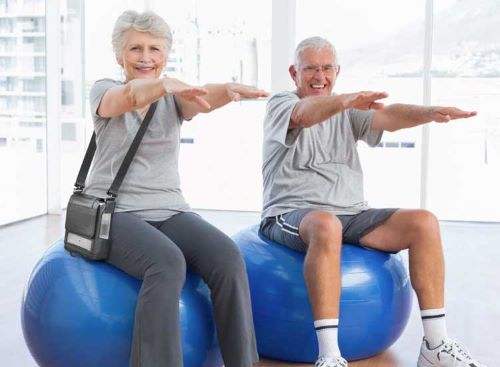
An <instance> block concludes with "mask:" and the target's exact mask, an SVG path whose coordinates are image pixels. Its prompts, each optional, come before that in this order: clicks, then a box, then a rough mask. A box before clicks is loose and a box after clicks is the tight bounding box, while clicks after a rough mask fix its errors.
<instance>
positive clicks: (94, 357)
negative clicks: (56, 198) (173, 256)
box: [21, 241, 222, 367]
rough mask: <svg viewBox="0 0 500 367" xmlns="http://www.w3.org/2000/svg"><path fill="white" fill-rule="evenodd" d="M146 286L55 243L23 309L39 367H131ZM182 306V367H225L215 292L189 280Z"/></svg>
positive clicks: (192, 278) (190, 277)
mask: <svg viewBox="0 0 500 367" xmlns="http://www.w3.org/2000/svg"><path fill="white" fill-rule="evenodd" d="M140 286H141V282H140V281H139V280H137V279H135V278H133V277H131V276H129V275H127V274H126V273H124V272H122V271H121V270H118V269H116V268H115V267H113V266H111V265H109V264H107V263H104V262H93V261H87V260H84V259H82V258H80V257H74V256H71V255H70V254H69V253H68V252H67V251H65V250H64V247H63V242H62V241H59V242H57V243H56V244H55V245H54V246H52V247H51V248H50V249H49V250H48V251H47V252H46V253H45V254H44V256H43V257H42V259H41V260H40V261H39V262H38V264H37V265H36V266H35V268H34V270H33V272H32V273H31V276H30V278H29V281H28V284H27V286H26V289H25V292H24V296H23V302H22V306H21V321H22V328H23V333H24V339H25V340H26V344H27V345H28V348H29V350H30V352H31V354H32V356H33V358H34V359H35V361H36V363H37V364H38V366H40V367H69V366H71V367H79V366H81V367H98V366H106V367H126V366H128V365H129V358H130V347H131V342H132V328H133V323H134V314H135V306H136V303H137V296H138V293H139V288H140ZM179 306H180V327H181V334H182V347H183V354H184V366H186V367H200V366H203V367H220V366H221V365H222V359H221V356H220V352H219V347H218V343H217V338H216V333H215V326H214V322H213V317H212V306H211V302H210V291H209V289H208V287H207V286H206V284H205V283H204V282H203V281H202V280H201V278H199V277H198V276H196V275H194V274H190V273H188V274H187V277H186V283H185V285H184V288H183V290H182V294H181V299H180V302H179Z"/></svg>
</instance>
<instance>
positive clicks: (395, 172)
mask: <svg viewBox="0 0 500 367" xmlns="http://www.w3.org/2000/svg"><path fill="white" fill-rule="evenodd" d="M430 3H433V7H434V9H433V19H434V22H433V24H432V23H431V22H430V20H431V18H432V17H430V16H427V17H426V16H425V14H426V12H425V6H426V4H430ZM54 4H56V5H57V4H59V5H58V6H59V8H58V9H57V12H55V11H53V8H54ZM290 6H294V7H295V8H294V9H295V12H294V11H293V9H291V8H290ZM126 9H134V10H137V11H143V10H145V9H152V10H154V11H156V12H157V13H158V14H160V15H161V16H162V17H164V18H165V20H166V21H167V22H168V23H169V24H170V26H171V28H172V31H173V36H174V44H173V48H172V50H171V52H170V54H169V59H168V64H167V67H166V69H165V72H164V73H165V75H167V76H172V77H176V78H179V79H181V80H184V81H186V82H188V83H191V84H194V85H203V84H205V83H213V82H230V81H234V82H241V83H246V84H252V85H256V86H258V87H259V88H263V89H266V90H268V91H271V90H272V91H275V92H276V91H278V90H281V89H283V88H286V86H285V85H286V81H288V80H289V79H288V78H286V73H285V71H286V69H287V67H288V64H287V62H285V61H284V60H285V59H286V58H287V57H288V55H291V54H292V52H290V53H289V54H287V55H285V53H287V52H286V50H288V49H290V50H291V49H292V47H293V46H294V45H296V44H297V43H298V42H299V41H300V40H302V39H303V38H305V37H308V36H313V35H320V36H323V37H325V38H327V39H329V40H330V41H331V42H332V43H333V44H334V45H335V46H336V48H337V52H338V56H339V60H338V61H339V63H340V66H341V71H340V76H339V78H338V80H337V85H336V86H335V92H337V93H343V92H353V91H359V90H384V91H387V92H388V93H389V95H390V97H389V98H388V99H387V100H386V102H387V103H395V102H401V103H414V104H422V103H424V102H425V103H431V104H439V105H454V106H459V107H461V108H464V109H470V110H477V111H478V113H479V114H478V116H477V117H475V118H473V119H470V120H460V121H454V122H451V123H449V124H435V123H433V124H430V125H429V130H428V131H429V136H430V138H428V137H427V135H426V134H422V129H421V128H420V127H419V128H413V129H407V130H403V131H400V132H396V133H385V134H384V137H383V140H382V142H381V144H380V145H379V146H378V147H375V148H369V147H367V146H366V145H365V144H364V143H360V144H359V147H358V148H359V152H360V155H361V159H362V164H363V168H364V173H365V196H366V198H367V199H368V201H369V202H370V204H371V205H372V206H374V207H380V206H398V207H419V206H421V205H422V204H423V205H424V206H425V207H427V208H429V209H431V210H432V211H434V212H436V213H437V214H438V217H439V218H440V219H448V220H474V221H500V211H499V210H498V207H499V206H500V194H499V190H498V187H500V148H499V147H500V114H499V112H498V111H497V109H496V108H495V107H496V102H497V100H498V98H499V90H500V74H499V70H500V51H499V49H500V41H499V38H498V37H497V34H498V33H499V32H500V5H499V3H498V1H496V0H479V1H472V0H440V1H431V2H424V1H420V0H408V1H399V0H380V1H378V2H367V1H365V0H352V1H342V0H295V1H290V2H288V1H286V0H272V1H268V0H256V1H253V2H248V1H246V2H244V1H234V0H213V1H204V0H186V1H184V2H178V1H173V0H110V1H99V0H85V1H83V0H55V1H52V0H51V1H50V2H49V1H47V0H0V167H1V169H2V176H1V177H2V179H1V180H0V208H1V210H0V225H1V224H4V223H9V222H13V221H16V220H20V219H23V218H27V217H31V216H35V215H38V214H43V213H46V212H47V210H49V211H50V212H60V209H59V207H61V206H62V207H64V206H65V204H66V201H67V197H68V195H69V193H70V192H71V188H72V185H73V181H74V179H75V175H76V172H77V170H78V167H79V165H80V163H81V160H82V158H83V154H84V149H85V147H86V145H87V143H88V140H89V138H90V135H91V133H92V131H93V126H92V121H91V118H90V114H89V113H88V109H89V105H88V99H87V97H88V91H89V89H90V87H91V86H92V84H93V83H94V82H95V81H96V80H97V79H100V78H115V79H123V73H122V70H121V67H120V66H119V65H118V64H117V63H116V60H115V55H114V54H113V52H112V48H111V32H112V27H113V25H114V22H115V20H116V19H117V17H118V16H119V15H120V14H121V13H122V12H123V11H124V10H126ZM389 9H390V10H389ZM272 10H274V13H273V12H272ZM56 13H57V14H56ZM292 14H294V15H292ZM427 14H430V13H427ZM426 27H427V28H426ZM271 31H272V32H273V34H272V35H271ZM425 31H428V32H432V33H430V34H431V37H427V41H426V43H425V44H424V33H425ZM54 39H57V41H58V43H55V42H54ZM431 40H432V45H431V42H430V41H431ZM54 44H56V45H58V47H56V48H57V50H56V51H57V53H58V55H57V56H54V55H55V52H53V51H54V50H55V49H56V48H54ZM271 44H273V46H271ZM289 45H290V46H289ZM277 46H278V47H277ZM431 46H432V50H433V51H432V57H430V56H431V53H430V52H427V53H426V52H424V47H425V50H426V51H429V50H430V49H431ZM271 50H273V52H275V53H274V54H273V55H271ZM282 51H283V52H282ZM59 52H60V55H59ZM271 56H273V59H272V58H271ZM291 62H293V60H292V59H291V58H290V60H289V63H291ZM281 64H283V65H281ZM424 65H425V68H424ZM429 65H431V66H430V67H429ZM277 70H280V71H281V70H283V73H282V74H280V73H278V72H277ZM271 71H273V78H271ZM429 75H430V77H431V79H430V83H426V84H425V87H424V76H426V77H427V76H429ZM426 80H428V79H426ZM271 82H272V83H273V85H271ZM54 83H56V84H54ZM56 86H57V87H56ZM290 88H293V83H291V81H290ZM424 91H425V95H426V96H430V97H429V98H426V99H425V101H424V96H423V95H424ZM55 105H57V106H55ZM265 105H266V101H243V102H240V103H232V104H231V105H230V106H227V107H225V108H223V109H221V110H218V111H215V112H213V113H211V114H209V115H200V116H197V117H196V118H195V119H194V120H193V121H190V122H186V123H185V124H184V126H183V129H182V136H181V138H182V141H181V143H182V145H181V157H180V171H181V180H182V188H183V190H184V193H185V196H186V198H187V200H188V201H189V202H190V204H191V205H192V206H193V207H194V208H210V209H229V210H260V207H261V191H262V179H261V168H260V167H261V144H262V121H263V117H264V113H265ZM56 107H57V108H56ZM54 127H55V128H56V129H54ZM424 132H427V129H425V130H424ZM427 147H428V149H427ZM427 153H428V154H427ZM54 159H56V161H54ZM54 162H56V163H54ZM422 169H423V170H422ZM422 176H423V177H424V178H425V180H422V179H421V177H422ZM48 182H49V184H48ZM421 183H422V184H421ZM421 194H423V195H422V197H421ZM47 202H48V205H47ZM25 203H29V205H25Z"/></svg>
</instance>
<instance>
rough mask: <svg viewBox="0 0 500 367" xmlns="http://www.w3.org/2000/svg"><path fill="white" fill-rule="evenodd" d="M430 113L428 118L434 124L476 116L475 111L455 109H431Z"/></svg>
mask: <svg viewBox="0 0 500 367" xmlns="http://www.w3.org/2000/svg"><path fill="white" fill-rule="evenodd" d="M430 112H431V116H430V118H431V120H432V121H435V122H448V121H451V120H456V119H464V118H469V117H472V116H476V115H477V112H476V111H462V110H461V109H459V108H456V107H432V108H431V110H430Z"/></svg>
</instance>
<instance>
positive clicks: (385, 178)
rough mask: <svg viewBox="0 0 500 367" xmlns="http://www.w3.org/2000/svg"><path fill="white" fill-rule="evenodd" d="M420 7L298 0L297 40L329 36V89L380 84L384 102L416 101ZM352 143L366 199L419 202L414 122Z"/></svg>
mask: <svg viewBox="0 0 500 367" xmlns="http://www.w3.org/2000/svg"><path fill="white" fill-rule="evenodd" d="M387 9H391V10H390V11H388V10H387ZM424 10H425V8H424V3H423V2H422V1H420V0H411V1H398V0H381V1H377V2H370V1H362V0H353V1H342V0H334V1H331V0H297V36H296V39H297V42H296V43H298V42H300V41H301V40H302V39H304V38H306V37H311V36H322V37H324V38H326V39H328V40H329V41H330V42H332V43H333V44H334V46H335V47H336V49H337V54H338V59H339V60H338V62H339V64H340V74H339V77H338V79H337V85H336V86H335V88H334V92H337V93H346V92H356V91H361V90H376V91H386V92H388V93H389V98H387V99H386V100H385V103H396V102H398V103H417V104H421V103H422V68H423V47H424ZM358 150H359V152H360V156H361V160H362V164H363V170H364V174H365V196H366V198H367V199H368V201H369V203H370V205H372V206H386V207H391V206H396V207H418V206H419V205H420V151H421V131H420V128H415V129H410V130H405V131H400V132H396V133H384V136H383V139H382V143H381V144H380V145H379V146H378V147H376V148H369V147H368V146H367V145H366V144H364V143H360V144H359V149H358Z"/></svg>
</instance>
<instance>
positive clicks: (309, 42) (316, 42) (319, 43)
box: [294, 37, 338, 68]
mask: <svg viewBox="0 0 500 367" xmlns="http://www.w3.org/2000/svg"><path fill="white" fill-rule="evenodd" d="M308 48H313V49H316V50H317V49H321V48H327V49H330V50H332V52H333V59H334V61H335V64H337V65H338V59H337V50H335V47H333V45H332V44H331V43H330V42H329V41H328V40H326V39H324V38H322V37H309V38H306V39H304V40H302V41H301V42H300V43H299V44H298V45H297V48H296V49H295V58H294V65H295V67H296V68H298V67H299V65H300V59H301V57H302V54H303V53H304V51H305V50H306V49H308Z"/></svg>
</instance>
